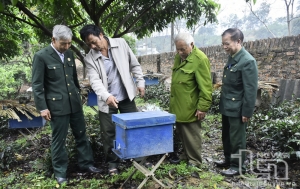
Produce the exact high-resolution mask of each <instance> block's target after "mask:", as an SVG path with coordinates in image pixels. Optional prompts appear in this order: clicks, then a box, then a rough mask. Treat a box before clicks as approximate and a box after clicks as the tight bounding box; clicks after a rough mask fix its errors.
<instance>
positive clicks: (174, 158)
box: [169, 156, 181, 164]
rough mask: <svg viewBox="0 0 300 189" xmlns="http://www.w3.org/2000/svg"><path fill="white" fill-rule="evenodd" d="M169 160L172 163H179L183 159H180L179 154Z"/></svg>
mask: <svg viewBox="0 0 300 189" xmlns="http://www.w3.org/2000/svg"><path fill="white" fill-rule="evenodd" d="M169 161H170V163H172V164H179V163H180V161H181V160H180V159H179V157H178V156H173V157H171V158H170V159H169Z"/></svg>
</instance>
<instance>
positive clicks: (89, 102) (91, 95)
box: [87, 91, 97, 106]
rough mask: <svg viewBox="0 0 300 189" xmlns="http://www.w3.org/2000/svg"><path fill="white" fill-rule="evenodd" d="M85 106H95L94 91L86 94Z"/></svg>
mask: <svg viewBox="0 0 300 189" xmlns="http://www.w3.org/2000/svg"><path fill="white" fill-rule="evenodd" d="M87 105H88V106H97V95H96V93H95V92H94V91H89V92H88V98H87Z"/></svg>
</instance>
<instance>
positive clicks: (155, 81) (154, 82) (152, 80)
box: [133, 76, 159, 85]
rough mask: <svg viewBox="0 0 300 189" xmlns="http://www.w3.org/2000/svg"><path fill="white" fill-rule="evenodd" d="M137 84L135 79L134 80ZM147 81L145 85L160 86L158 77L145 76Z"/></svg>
mask: <svg viewBox="0 0 300 189" xmlns="http://www.w3.org/2000/svg"><path fill="white" fill-rule="evenodd" d="M133 80H134V82H135V80H136V79H135V78H133ZM144 80H145V85H158V83H159V78H158V77H153V76H144Z"/></svg>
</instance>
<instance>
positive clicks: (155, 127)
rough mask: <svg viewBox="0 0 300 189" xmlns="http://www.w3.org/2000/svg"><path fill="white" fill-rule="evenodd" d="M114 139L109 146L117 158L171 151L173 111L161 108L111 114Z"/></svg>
mask: <svg viewBox="0 0 300 189" xmlns="http://www.w3.org/2000/svg"><path fill="white" fill-rule="evenodd" d="M112 121H113V122H114V123H115V124H116V140H115V141H114V148H113V149H112V150H113V152H114V153H115V154H117V156H119V157H120V158H121V159H131V158H137V157H144V156H150V155H156V154H164V153H170V152H173V150H174V149H173V125H174V123H175V115H174V114H170V113H167V112H163V111H149V112H135V113H123V114H113V115H112Z"/></svg>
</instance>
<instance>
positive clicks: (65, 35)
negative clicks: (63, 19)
mask: <svg viewBox="0 0 300 189" xmlns="http://www.w3.org/2000/svg"><path fill="white" fill-rule="evenodd" d="M52 36H53V37H54V38H55V39H56V40H61V39H63V40H69V39H72V36H73V33H72V31H71V29H70V28H68V27H67V26H65V25H55V26H54V28H53V32H52Z"/></svg>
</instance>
